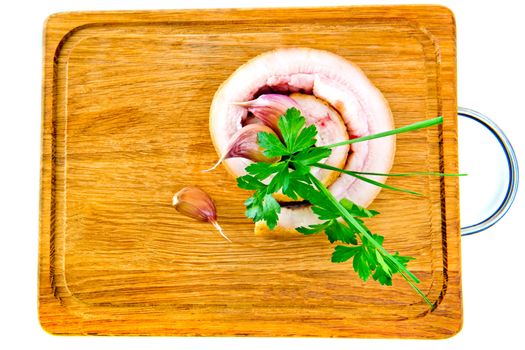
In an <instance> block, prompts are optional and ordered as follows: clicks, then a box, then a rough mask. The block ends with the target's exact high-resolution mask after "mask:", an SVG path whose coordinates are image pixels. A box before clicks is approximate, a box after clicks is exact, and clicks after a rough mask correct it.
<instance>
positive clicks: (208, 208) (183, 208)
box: [172, 187, 231, 242]
mask: <svg viewBox="0 0 525 350" xmlns="http://www.w3.org/2000/svg"><path fill="white" fill-rule="evenodd" d="M172 205H173V207H175V210H177V211H178V212H179V213H181V214H183V215H185V216H187V217H190V218H193V219H196V220H199V221H203V222H209V223H211V224H212V225H213V226H214V227H215V228H216V229H217V230H218V231H219V233H220V234H221V236H222V237H224V239H226V240H227V241H228V242H231V241H230V239H229V238H228V237H226V235H225V234H224V233H223V231H222V228H221V227H220V226H219V223H218V222H217V209H216V207H215V203H214V202H213V200H212V199H211V197H210V196H209V195H208V194H207V193H206V192H204V191H203V190H201V189H200V188H197V187H184V188H183V189H181V190H180V191H179V192H177V193H175V195H174V196H173V200H172Z"/></svg>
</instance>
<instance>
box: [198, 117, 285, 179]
mask: <svg viewBox="0 0 525 350" xmlns="http://www.w3.org/2000/svg"><path fill="white" fill-rule="evenodd" d="M260 132H267V133H270V134H274V135H275V136H277V134H276V133H275V132H274V131H273V130H272V129H270V128H269V127H267V126H266V125H262V124H249V125H246V126H245V127H243V128H242V129H240V130H239V131H237V132H236V133H235V134H233V136H232V138H231V141H230V144H229V146H228V149H227V150H226V152H225V153H224V154H223V156H222V157H221V158H220V159H219V160H218V161H217V163H215V165H214V166H213V167H211V168H210V169H207V170H203V171H205V172H207V171H211V170H213V169H215V168H216V167H217V166H218V165H219V164H220V163H221V162H222V161H223V160H225V159H229V158H236V157H241V158H246V159H249V160H251V161H254V162H265V163H275V162H278V161H279V160H280V159H281V158H280V157H272V158H270V157H267V156H265V155H264V153H263V151H264V149H263V148H262V147H261V146H259V143H258V142H257V136H258V135H259V133H260Z"/></svg>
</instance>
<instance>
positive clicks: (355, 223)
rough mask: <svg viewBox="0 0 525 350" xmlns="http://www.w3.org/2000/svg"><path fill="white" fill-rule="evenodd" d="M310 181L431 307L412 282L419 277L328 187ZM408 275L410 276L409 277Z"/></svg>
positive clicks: (417, 281) (313, 180) (312, 177)
mask: <svg viewBox="0 0 525 350" xmlns="http://www.w3.org/2000/svg"><path fill="white" fill-rule="evenodd" d="M309 178H310V181H311V182H312V183H313V184H314V186H315V187H316V188H317V189H318V190H319V191H321V192H322V193H323V194H324V195H325V196H326V198H327V199H328V200H329V201H330V202H332V204H333V205H334V206H335V207H336V208H337V209H338V210H339V212H340V213H341V215H342V217H343V219H344V220H345V221H346V223H347V224H348V225H351V226H353V227H355V228H357V229H358V230H359V232H360V233H361V234H362V235H363V236H364V237H365V238H366V239H367V240H368V241H370V242H371V243H372V244H373V245H374V246H375V247H376V249H377V250H379V251H380V252H381V253H382V254H383V256H385V257H386V258H387V259H388V260H390V261H391V262H392V263H394V265H396V267H397V268H398V270H399V273H400V274H401V275H402V276H403V278H404V279H405V280H406V281H407V282H408V283H409V284H410V286H411V287H412V288H413V289H414V290H415V291H416V292H417V293H418V294H419V295H420V296H421V297H422V298H423V299H424V300H425V302H426V303H427V304H428V305H429V306H430V307H433V306H434V304H433V303H432V302H431V301H430V300H429V299H428V298H427V297H426V295H425V294H424V293H423V292H422V291H421V290H420V289H419V288H418V287H417V286H416V285H415V284H414V282H415V283H419V279H418V278H417V277H416V276H414V274H413V273H412V272H410V271H408V269H407V268H406V267H405V266H403V265H402V264H401V263H400V262H399V261H398V260H397V259H395V258H394V257H393V256H392V255H391V254H390V253H388V252H387V251H386V250H385V248H383V246H382V245H381V244H379V243H378V242H377V241H376V240H375V239H374V238H373V237H372V236H371V235H370V234H369V233H368V232H367V231H366V229H365V228H364V227H363V226H362V225H361V224H360V223H359V222H358V221H357V220H356V219H355V218H354V217H353V216H352V215H351V214H350V213H349V212H348V211H347V210H346V209H345V207H343V205H341V203H339V201H338V200H337V199H336V198H335V197H334V195H333V194H332V193H331V192H330V191H328V189H327V188H326V187H325V186H324V185H323V184H322V183H321V181H319V180H318V179H317V178H316V177H315V176H313V175H312V174H309ZM409 277H410V278H409Z"/></svg>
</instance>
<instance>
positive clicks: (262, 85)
mask: <svg viewBox="0 0 525 350" xmlns="http://www.w3.org/2000/svg"><path fill="white" fill-rule="evenodd" d="M270 93H271V94H283V95H288V96H289V97H290V98H292V99H293V100H295V102H296V103H297V105H298V106H299V110H300V111H301V114H302V115H303V116H305V118H306V122H307V125H312V124H314V125H315V126H316V128H317V130H318V135H317V142H316V146H322V145H328V144H333V143H336V142H340V141H344V140H347V139H353V138H357V137H362V136H366V135H370V134H375V133H379V132H383V131H387V130H391V129H393V128H394V122H393V118H392V113H391V111H390V108H389V106H388V102H387V101H386V99H385V98H384V97H383V95H382V94H381V92H380V91H379V90H378V89H377V88H376V87H375V86H374V85H373V84H372V83H371V82H370V80H369V79H368V78H367V77H366V75H365V74H364V73H363V72H362V71H361V69H360V68H359V67H357V66H356V65H355V64H353V63H351V62H350V61H348V60H346V59H344V58H342V57H340V56H338V55H336V54H333V53H331V52H327V51H322V50H316V49H310V48H285V49H277V50H274V51H270V52H266V53H263V54H261V55H259V56H257V57H255V58H253V59H251V60H250V61H248V62H247V63H245V64H244V65H242V66H241V67H239V68H238V69H237V70H236V71H235V72H234V73H233V74H232V75H231V76H230V77H229V78H228V79H227V80H226V81H225V82H224V83H223V84H222V85H221V86H220V87H219V89H218V90H217V92H216V94H215V96H214V98H213V102H212V105H211V108H210V134H211V138H212V141H213V144H214V146H215V149H216V151H217V153H218V155H219V157H220V156H222V155H223V154H224V153H225V152H226V151H227V148H228V145H229V142H230V140H231V137H232V136H233V135H234V134H235V133H236V132H237V131H238V130H240V129H241V128H242V127H243V126H245V125H247V124H250V123H253V122H257V121H254V117H253V116H252V115H251V113H249V112H248V110H247V108H245V107H243V106H240V105H238V103H239V102H243V101H250V100H253V99H255V98H257V97H259V96H260V95H263V94H270ZM394 154H395V136H388V137H383V138H378V139H374V140H369V141H365V142H358V143H355V144H352V145H350V146H348V145H346V146H340V147H335V148H333V149H332V155H331V156H330V157H329V158H327V159H325V160H323V162H324V163H325V164H329V165H332V166H336V167H340V168H344V169H346V170H351V171H362V172H379V173H388V172H389V171H390V169H391V167H392V164H393V160H394ZM223 164H224V166H225V167H226V169H227V170H228V172H229V173H230V174H232V175H233V176H234V177H239V176H242V175H245V174H246V171H245V168H246V166H248V165H249V164H251V161H249V160H247V159H244V158H231V159H227V160H225V161H224V162H223ZM312 173H313V175H314V176H316V177H317V178H318V179H320V180H321V181H322V182H323V184H325V186H327V187H328V190H329V191H330V192H331V193H332V194H333V195H334V196H335V197H336V198H337V199H338V200H340V199H342V198H348V199H350V200H351V201H353V202H354V203H356V204H358V205H361V206H363V207H367V206H369V205H370V204H371V203H372V201H373V200H374V198H375V197H376V196H377V195H378V193H379V192H380V190H381V188H380V187H378V186H374V185H371V184H369V183H367V182H364V181H361V180H358V179H356V178H355V177H352V176H350V175H345V174H341V173H339V172H334V171H329V170H325V169H319V168H312ZM367 177H369V178H371V179H373V180H375V181H378V182H381V183H384V182H385V181H386V177H384V176H367ZM276 199H277V200H278V201H280V202H283V204H284V202H286V201H287V200H288V199H287V198H285V197H284V196H282V195H276ZM319 222H320V221H319V220H318V219H317V216H316V215H315V214H314V213H313V212H312V210H311V207H310V205H308V204H305V203H293V202H292V203H290V202H288V203H286V204H285V205H283V206H282V208H281V212H280V214H279V221H278V224H277V227H276V228H275V229H274V231H273V232H270V230H269V229H268V228H267V226H266V225H265V223H263V222H258V223H256V225H255V233H256V234H278V235H289V234H296V231H295V228H296V227H299V226H307V225H311V224H316V223H319Z"/></svg>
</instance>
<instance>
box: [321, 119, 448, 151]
mask: <svg viewBox="0 0 525 350" xmlns="http://www.w3.org/2000/svg"><path fill="white" fill-rule="evenodd" d="M441 123H443V117H437V118H433V119H428V120H423V121H421V122H417V123H414V124H410V125H406V126H402V127H400V128H397V129H393V130H388V131H384V132H380V133H377V134H372V135H367V136H363V137H358V138H355V139H352V140H346V141H341V142H337V143H333V144H331V145H326V146H322V147H323V148H334V147H339V146H344V145H350V144H352V143H356V142H362V141H368V140H372V139H377V138H380V137H386V136H390V135H395V134H401V133H404V132H408V131H414V130H418V129H423V128H428V127H429V126H433V125H437V124H441Z"/></svg>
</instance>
